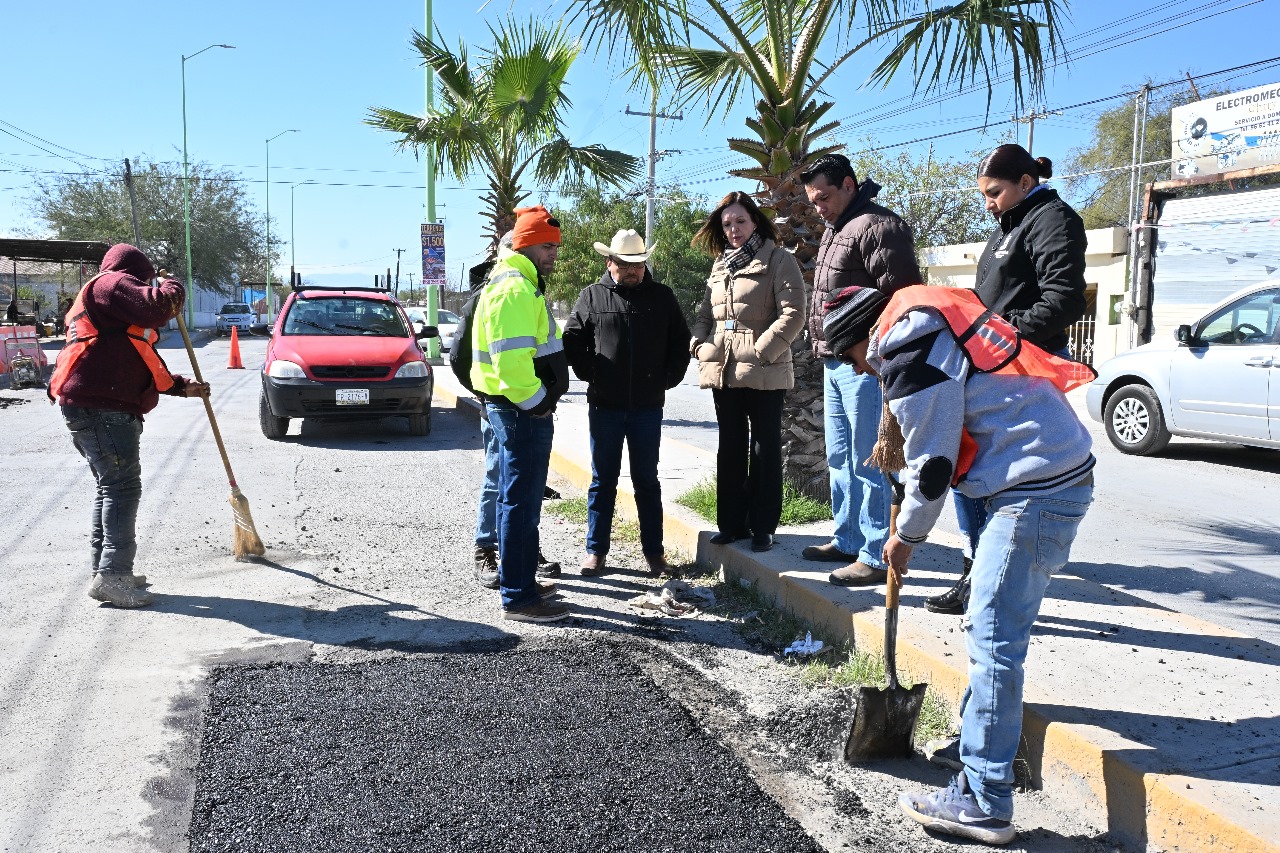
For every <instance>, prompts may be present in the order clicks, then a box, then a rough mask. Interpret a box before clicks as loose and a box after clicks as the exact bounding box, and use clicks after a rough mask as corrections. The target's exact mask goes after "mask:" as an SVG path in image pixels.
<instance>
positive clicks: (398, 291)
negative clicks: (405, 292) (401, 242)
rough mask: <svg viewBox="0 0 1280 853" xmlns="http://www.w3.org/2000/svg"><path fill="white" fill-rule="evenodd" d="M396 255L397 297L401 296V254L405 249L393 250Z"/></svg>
mask: <svg viewBox="0 0 1280 853" xmlns="http://www.w3.org/2000/svg"><path fill="white" fill-rule="evenodd" d="M391 251H393V252H395V253H396V296H399V295H400V254H401V253H402V252H403V251H404V249H392V250H391Z"/></svg>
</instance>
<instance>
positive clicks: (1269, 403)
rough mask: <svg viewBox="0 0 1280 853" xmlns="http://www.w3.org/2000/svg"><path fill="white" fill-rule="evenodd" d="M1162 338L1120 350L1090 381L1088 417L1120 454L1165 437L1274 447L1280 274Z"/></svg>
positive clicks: (1278, 408) (1158, 444) (1278, 437)
mask: <svg viewBox="0 0 1280 853" xmlns="http://www.w3.org/2000/svg"><path fill="white" fill-rule="evenodd" d="M1170 338H1171V339H1170V340H1166V341H1164V342H1158V343H1149V344H1145V345H1143V346H1140V347H1138V348H1137V349H1133V350H1130V351H1129V352H1126V353H1121V354H1120V355H1117V356H1116V357H1115V358H1112V359H1110V360H1109V361H1107V362H1106V363H1105V364H1103V365H1102V367H1101V368H1100V369H1099V370H1098V378H1097V379H1096V380H1095V381H1094V382H1093V383H1092V384H1091V385H1089V390H1088V394H1087V397H1086V403H1087V405H1088V409H1089V415H1090V416H1091V417H1092V418H1093V419H1094V420H1096V421H1100V422H1102V424H1103V425H1104V426H1105V427H1106V430H1107V437H1108V438H1110V439H1111V443H1112V444H1114V445H1115V446H1116V448H1117V449H1119V450H1120V451H1121V452H1123V453H1132V454H1137V455H1142V456H1147V455H1150V454H1153V453H1159V452H1160V451H1161V450H1163V449H1164V448H1165V445H1167V444H1168V443H1169V439H1170V438H1171V437H1172V436H1175V435H1179V436H1190V437H1193V438H1210V439H1217V440H1219V441H1229V442H1232V443H1233V444H1246V445H1251V446H1254V447H1271V448H1280V280H1274V279H1273V280H1270V281H1264V282H1261V283H1259V284H1255V285H1253V286H1251V287H1247V288H1245V289H1244V290H1241V291H1239V292H1238V293H1236V294H1234V295H1232V296H1231V297H1229V298H1227V299H1225V300H1223V301H1222V302H1220V303H1218V304H1217V305H1216V306H1214V308H1213V309H1212V310H1211V311H1209V313H1208V314H1205V315H1204V316H1203V317H1201V318H1200V319H1199V320H1197V321H1196V322H1195V323H1192V324H1190V325H1187V326H1179V327H1178V329H1177V331H1176V332H1175V333H1174V334H1173V335H1171V336H1170Z"/></svg>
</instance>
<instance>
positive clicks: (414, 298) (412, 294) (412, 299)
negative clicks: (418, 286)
mask: <svg viewBox="0 0 1280 853" xmlns="http://www.w3.org/2000/svg"><path fill="white" fill-rule="evenodd" d="M405 275H407V276H409V301H410V302H416V301H417V298H418V297H417V291H415V290H414V289H413V273H412V272H407V273H405Z"/></svg>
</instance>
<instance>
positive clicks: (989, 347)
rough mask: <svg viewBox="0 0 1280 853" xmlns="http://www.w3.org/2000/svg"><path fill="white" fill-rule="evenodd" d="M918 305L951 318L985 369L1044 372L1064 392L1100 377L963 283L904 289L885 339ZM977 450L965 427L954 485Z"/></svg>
mask: <svg viewBox="0 0 1280 853" xmlns="http://www.w3.org/2000/svg"><path fill="white" fill-rule="evenodd" d="M917 310H924V311H930V312H932V313H934V314H937V315H938V316H939V317H941V318H942V319H943V320H944V321H946V324H947V327H948V328H949V329H950V331H951V334H952V335H954V336H955V339H956V343H957V344H958V345H959V346H960V348H961V349H962V350H964V354H965V356H966V357H968V359H969V363H970V364H972V365H973V369H974V370H976V371H977V372H979V373H995V374H998V375H1008V376H1039V377H1042V378H1044V379H1048V380H1049V381H1050V382H1052V383H1053V384H1054V385H1056V386H1058V388H1059V389H1060V390H1061V391H1062V392H1063V393H1064V394H1065V393H1066V392H1068V391H1071V390H1073V389H1075V388H1080V387H1082V386H1084V385H1088V384H1089V383H1090V382H1092V381H1093V380H1094V379H1096V378H1097V377H1098V374H1097V372H1096V371H1095V370H1094V369H1093V368H1092V367H1090V366H1089V365H1087V364H1082V363H1080V362H1078V361H1072V360H1070V359H1067V358H1063V357H1062V356H1058V355H1054V354H1053V353H1051V352H1048V351H1046V350H1043V349H1041V348H1040V347H1038V346H1036V345H1035V344H1033V343H1031V342H1030V341H1023V339H1022V335H1021V333H1019V332H1018V330H1017V328H1015V327H1014V325H1013V324H1012V323H1010V322H1009V321H1008V320H1006V319H1005V318H1003V317H1001V316H1000V315H999V314H996V313H995V312H993V311H991V310H990V309H989V308H987V307H986V306H985V305H983V304H982V301H981V300H980V299H978V294H976V293H974V292H973V291H972V290H965V289H963V288H956V287H937V286H929V285H924V284H917V285H912V286H911V287H904V288H903V289H902V290H899V291H898V292H897V293H895V294H894V295H893V298H892V299H890V300H889V304H888V305H887V306H885V309H884V313H883V314H881V315H880V326H879V329H878V330H877V334H878V335H879V340H884V338H885V335H886V334H888V332H889V329H890V327H892V326H893V324H894V323H896V322H898V321H899V320H901V319H902V318H903V317H905V316H906V315H907V314H908V313H910V312H912V311H917ZM1024 344H1025V345H1024ZM977 455H978V444H977V442H975V441H974V440H973V436H971V435H969V431H968V430H964V431H963V432H962V433H961V435H960V454H959V458H958V459H957V460H956V474H955V478H954V479H953V480H952V485H955V484H956V483H959V482H960V480H962V479H963V478H964V475H965V474H967V473H968V472H969V468H971V467H972V466H973V460H974V458H975V457H976V456H977Z"/></svg>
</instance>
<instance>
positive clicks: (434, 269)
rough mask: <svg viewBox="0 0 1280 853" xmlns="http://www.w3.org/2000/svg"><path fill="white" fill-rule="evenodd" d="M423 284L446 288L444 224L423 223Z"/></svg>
mask: <svg viewBox="0 0 1280 853" xmlns="http://www.w3.org/2000/svg"><path fill="white" fill-rule="evenodd" d="M422 283H423V284H424V285H426V286H428V287H430V286H433V285H434V286H438V287H444V284H445V271H444V223H443V222H424V223H422Z"/></svg>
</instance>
